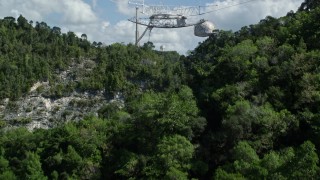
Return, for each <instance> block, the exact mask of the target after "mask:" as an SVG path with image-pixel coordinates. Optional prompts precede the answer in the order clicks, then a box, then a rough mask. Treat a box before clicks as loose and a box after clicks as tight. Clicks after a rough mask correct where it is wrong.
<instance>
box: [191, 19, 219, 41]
mask: <svg viewBox="0 0 320 180" xmlns="http://www.w3.org/2000/svg"><path fill="white" fill-rule="evenodd" d="M213 30H214V24H213V23H212V22H210V21H204V22H203V23H201V24H197V25H195V26H194V35H195V36H198V37H207V36H210V35H211V34H212V33H213Z"/></svg>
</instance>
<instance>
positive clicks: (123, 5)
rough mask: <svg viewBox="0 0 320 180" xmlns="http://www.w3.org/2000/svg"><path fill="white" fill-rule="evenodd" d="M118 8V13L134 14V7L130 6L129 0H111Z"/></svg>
mask: <svg viewBox="0 0 320 180" xmlns="http://www.w3.org/2000/svg"><path fill="white" fill-rule="evenodd" d="M112 2H114V3H115V4H116V6H117V8H118V11H119V12H120V13H122V14H124V15H132V14H134V12H135V9H134V5H130V4H129V3H128V2H129V0H112Z"/></svg>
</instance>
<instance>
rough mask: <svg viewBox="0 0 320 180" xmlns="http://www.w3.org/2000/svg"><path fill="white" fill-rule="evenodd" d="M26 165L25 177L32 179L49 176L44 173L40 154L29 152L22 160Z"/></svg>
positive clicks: (42, 178) (36, 179)
mask: <svg viewBox="0 0 320 180" xmlns="http://www.w3.org/2000/svg"><path fill="white" fill-rule="evenodd" d="M22 163H23V166H24V173H25V178H26V179H30V180H38V179H41V180H45V179H47V177H46V176H45V175H44V174H43V171H42V168H41V162H40V156H39V155H37V154H35V153H33V152H27V153H26V158H25V159H24V160H23V161H22Z"/></svg>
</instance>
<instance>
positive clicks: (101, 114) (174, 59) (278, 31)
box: [0, 1, 320, 179]
mask: <svg viewBox="0 0 320 180" xmlns="http://www.w3.org/2000/svg"><path fill="white" fill-rule="evenodd" d="M319 17H320V6H319V3H318V1H305V2H304V3H302V5H301V7H300V8H298V11H297V12H293V11H291V12H289V13H288V14H287V15H286V16H284V17H281V18H273V17H270V16H268V17H266V18H265V19H263V20H261V21H260V22H259V23H257V24H254V25H250V26H248V27H243V28H241V29H240V30H239V31H237V32H230V31H222V30H220V31H218V32H217V33H216V34H214V35H212V36H210V37H209V38H208V39H207V40H206V41H204V42H203V43H201V44H200V45H199V46H198V47H197V48H196V49H195V50H193V51H192V52H191V53H190V55H188V56H181V55H179V54H178V53H176V52H158V51H154V50H153V45H152V43H146V44H145V45H144V46H143V47H140V48H138V47H135V46H134V45H132V44H128V45H124V44H118V43H117V44H112V45H108V46H105V45H103V44H102V43H97V42H93V43H91V42H89V41H87V40H86V35H85V34H83V35H82V37H81V38H78V37H76V36H75V34H74V33H72V32H68V33H66V34H63V33H61V32H60V29H59V28H58V27H53V28H50V27H49V26H47V25H46V24H45V23H44V22H41V23H38V22H37V23H36V25H33V23H32V22H28V21H27V20H26V19H25V18H23V17H22V16H20V17H19V18H18V19H17V21H16V20H15V19H14V18H11V17H7V18H4V19H2V20H1V21H0V99H2V104H0V115H1V110H2V109H6V108H7V106H9V107H10V108H11V110H12V111H13V112H14V110H15V109H19V105H20V103H14V102H22V101H24V99H26V98H29V97H30V96H31V95H36V96H37V97H42V98H46V100H47V101H51V102H54V101H55V100H57V99H64V98H68V97H70V96H73V97H76V98H80V100H81V101H72V103H69V104H67V106H73V105H75V104H76V107H77V108H78V109H76V110H73V111H87V110H85V108H87V107H89V106H94V105H95V104H98V102H96V101H94V102H90V103H88V102H87V101H88V99H90V98H92V97H95V96H98V95H99V97H100V96H101V94H102V96H103V97H101V98H104V100H105V101H106V102H105V101H102V102H105V104H103V106H101V107H100V106H99V108H98V110H97V111H96V112H95V113H93V114H87V115H86V116H84V117H82V118H81V119H82V120H77V121H69V122H63V123H58V124H55V125H54V126H53V127H52V128H49V129H34V130H33V131H32V132H31V131H28V130H27V129H26V128H24V127H21V126H25V125H26V124H28V123H30V121H32V122H33V121H36V120H34V119H33V118H32V117H31V118H29V116H27V118H26V117H21V118H20V119H18V120H17V119H16V120H14V121H12V122H10V121H9V120H8V119H3V118H4V117H6V118H7V117H8V116H6V114H4V113H2V116H3V117H1V116H0V118H1V119H2V120H1V119H0V126H1V127H2V130H1V131H0V134H1V135H0V179H25V178H27V179H212V178H213V179H317V178H318V177H319V176H320V171H319V152H320V151H319V150H320V143H319V138H320V137H319V135H320V131H319V129H320V121H319V117H320V109H319V107H320V106H319V105H320V76H319V67H320V41H319V35H320V23H319ZM44 82H46V84H48V85H46V86H42V88H41V86H38V85H39V84H43V83H44ZM37 83H38V85H37V86H35V84H37ZM79 94H81V95H79ZM88 94H89V95H88ZM84 96H85V97H87V99H84V98H83V97H84ZM88 97H89V98H88ZM114 98H120V99H121V100H122V103H120V104H119V103H118V102H116V101H113V99H114ZM99 103H100V102H99ZM84 107H85V108H84ZM81 108H82V109H81ZM35 110H36V109H33V108H30V109H29V110H28V111H30V112H26V114H28V113H29V114H30V113H31V112H33V111H35ZM43 111H45V110H43ZM59 112H60V111H59ZM70 113H71V112H66V113H65V114H64V116H68V115H69V114H70ZM62 114H63V113H62ZM58 120H59V119H58ZM17 124H18V125H19V126H20V127H19V128H17V126H14V127H16V128H12V127H11V128H10V126H12V125H17Z"/></svg>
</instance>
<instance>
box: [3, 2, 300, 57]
mask: <svg viewBox="0 0 320 180" xmlns="http://www.w3.org/2000/svg"><path fill="white" fill-rule="evenodd" d="M135 1H142V0H135ZM246 1H248V0H176V1H172V0H171V1H170V0H160V1H159V0H158V1H156V0H145V1H144V3H145V4H146V5H170V6H171V5H172V6H176V7H181V6H207V8H206V10H207V11H212V10H214V11H213V12H212V13H208V14H205V15H202V16H195V17H192V19H191V18H188V19H191V20H193V21H197V20H200V19H206V20H209V21H211V22H213V23H214V25H215V27H216V29H221V30H232V31H233V32H235V31H237V30H239V29H240V28H241V27H243V26H248V25H251V24H256V23H258V22H259V21H260V20H261V19H264V18H265V17H267V16H272V17H276V18H278V17H281V16H285V15H286V14H287V12H289V11H291V10H293V11H294V12H295V11H296V10H297V9H298V7H299V6H300V4H301V3H302V2H303V0H252V1H251V2H248V3H244V4H241V3H243V2H246ZM236 4H241V5H236ZM233 5H236V6H233ZM230 6H231V7H230ZM218 9H221V10H218ZM20 14H21V15H22V16H24V17H25V18H26V19H28V20H29V21H30V20H32V21H33V22H46V23H47V24H48V25H49V26H50V27H54V26H57V27H60V28H61V29H62V32H64V33H66V32H68V31H72V32H75V33H76V34H77V35H78V36H79V37H80V36H81V34H83V33H84V34H86V35H87V36H88V40H89V41H91V42H93V41H96V42H102V43H103V44H106V45H110V44H112V43H116V42H119V43H125V44H128V43H134V41H135V24H134V23H132V22H130V21H128V20H127V19H129V18H132V17H134V16H135V5H130V4H128V0H0V18H4V17H6V16H12V17H15V18H17V17H18V16H19V15H20ZM139 16H145V15H143V14H139ZM144 29H145V27H143V26H139V31H140V34H142V32H143V31H144ZM205 39H206V38H200V37H196V36H194V32H193V27H187V28H179V29H153V30H152V31H151V33H150V34H149V33H147V34H146V35H145V36H144V37H143V38H142V40H141V42H140V44H143V43H145V42H148V41H151V42H153V44H154V45H155V48H156V49H160V46H163V47H164V50H168V51H171V50H175V51H178V52H179V53H181V54H185V53H186V52H187V51H188V50H193V49H194V48H195V47H197V45H198V44H199V43H201V42H202V41H204V40H205Z"/></svg>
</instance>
